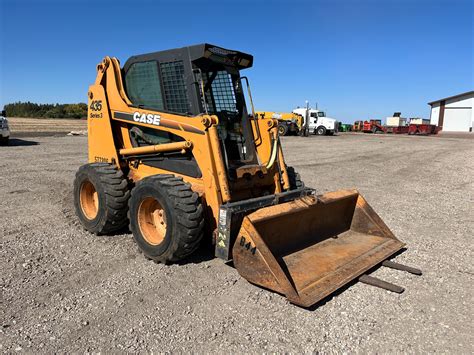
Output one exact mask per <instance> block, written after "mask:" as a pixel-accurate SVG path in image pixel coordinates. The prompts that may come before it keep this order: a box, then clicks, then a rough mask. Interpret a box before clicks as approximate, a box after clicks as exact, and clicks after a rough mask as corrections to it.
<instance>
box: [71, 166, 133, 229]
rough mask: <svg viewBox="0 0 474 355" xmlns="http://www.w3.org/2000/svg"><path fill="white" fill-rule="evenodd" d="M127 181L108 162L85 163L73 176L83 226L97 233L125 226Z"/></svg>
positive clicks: (75, 199) (77, 206)
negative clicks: (74, 176)
mask: <svg viewBox="0 0 474 355" xmlns="http://www.w3.org/2000/svg"><path fill="white" fill-rule="evenodd" d="M129 197H130V191H129V189H128V182H127V180H126V179H125V177H124V176H123V174H122V172H121V171H120V170H118V169H117V168H116V167H115V166H113V165H111V164H106V163H93V164H86V165H83V166H81V167H80V168H79V170H78V171H77V173H76V178H75V180H74V206H75V209H76V214H77V216H78V218H79V220H80V221H81V223H82V225H83V226H84V228H86V229H87V230H88V231H89V232H91V233H94V234H107V233H110V232H114V231H117V230H119V229H122V228H123V227H125V226H126V225H127V223H128V220H127V203H128V199H129Z"/></svg>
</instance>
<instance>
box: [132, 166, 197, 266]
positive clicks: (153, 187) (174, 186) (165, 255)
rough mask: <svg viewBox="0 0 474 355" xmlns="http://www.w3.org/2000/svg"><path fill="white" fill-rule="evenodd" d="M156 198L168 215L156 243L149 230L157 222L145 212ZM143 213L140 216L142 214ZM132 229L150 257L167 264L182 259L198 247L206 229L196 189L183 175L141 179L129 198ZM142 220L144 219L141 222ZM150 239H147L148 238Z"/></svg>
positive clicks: (137, 240) (165, 214)
mask: <svg viewBox="0 0 474 355" xmlns="http://www.w3.org/2000/svg"><path fill="white" fill-rule="evenodd" d="M150 199H151V200H154V201H156V202H158V204H159V206H160V207H161V211H162V214H164V217H165V231H164V232H163V236H162V237H161V238H162V239H161V240H156V239H155V243H153V242H152V241H151V239H150V236H149V235H148V236H147V232H146V231H145V232H143V231H142V228H143V229H144V230H145V229H148V230H149V228H150V227H149V226H146V225H145V226H144V227H142V226H143V225H144V223H145V222H146V223H147V224H148V225H150V224H152V225H153V227H154V228H155V229H157V226H156V225H155V224H156V221H155V220H153V221H152V223H150V222H148V221H147V219H146V218H145V217H144V213H143V212H142V211H143V210H142V207H141V206H142V205H143V204H145V203H147V202H146V201H149V200H150ZM139 213H140V215H139ZM128 216H129V220H130V230H131V231H132V233H133V237H134V239H135V242H136V243H137V244H138V247H139V248H140V250H141V251H142V252H143V253H144V254H145V256H146V257H147V258H149V259H152V260H155V261H157V262H162V263H168V262H175V261H179V260H182V259H184V258H186V257H187V256H189V255H190V254H192V253H193V252H194V251H196V249H197V248H198V247H199V243H200V241H201V239H202V236H203V231H204V216H203V208H202V205H201V203H200V200H199V196H198V194H197V193H196V192H193V191H192V190H191V186H190V185H189V184H187V183H185V182H184V181H183V179H182V178H180V177H176V176H174V175H171V174H170V175H154V176H150V177H147V178H144V179H143V180H141V181H140V182H138V183H137V184H136V186H135V188H134V189H133V190H132V195H131V198H130V201H129V214H128ZM141 221H142V222H141ZM147 238H148V240H147Z"/></svg>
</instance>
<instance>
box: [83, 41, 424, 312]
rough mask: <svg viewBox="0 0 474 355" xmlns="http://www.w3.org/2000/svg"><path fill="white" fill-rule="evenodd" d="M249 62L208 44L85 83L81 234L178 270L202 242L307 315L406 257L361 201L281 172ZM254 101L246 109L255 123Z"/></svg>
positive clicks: (274, 124)
mask: <svg viewBox="0 0 474 355" xmlns="http://www.w3.org/2000/svg"><path fill="white" fill-rule="evenodd" d="M252 63H253V57H252V56H251V55H249V54H245V53H241V52H239V51H234V50H227V49H224V48H220V47H217V46H214V45H210V44H201V45H195V46H190V47H185V48H179V49H173V50H166V51H160V52H155V53H150V54H144V55H138V56H133V57H131V58H130V59H128V61H127V62H126V63H125V65H124V66H123V67H122V68H121V67H120V64H119V61H118V60H117V59H116V58H110V57H105V59H104V60H103V61H102V62H101V63H100V64H99V65H98V66H97V77H96V80H95V83H94V84H93V85H91V86H90V88H89V92H88V97H89V102H88V105H89V109H88V137H89V141H88V145H89V164H86V165H84V166H82V167H80V168H79V170H78V172H77V174H76V178H75V183H74V200H75V208H76V212H77V215H78V218H79V219H80V221H81V223H82V224H83V225H84V227H85V228H86V229H87V230H89V231H90V232H92V233H95V234H106V233H111V232H113V231H117V230H120V229H123V228H124V227H125V226H127V225H129V228H130V230H131V232H132V233H133V237H134V239H135V241H136V243H137V245H138V247H139V249H141V251H142V252H143V253H144V255H145V256H146V257H147V258H149V259H153V260H155V261H158V262H162V263H170V262H175V261H178V260H181V259H184V258H186V257H188V256H189V255H190V254H192V253H193V252H194V251H195V250H196V249H197V248H198V245H199V243H200V241H201V239H202V238H203V236H209V238H211V239H212V240H213V241H214V245H215V255H216V256H217V257H219V258H221V259H223V260H224V261H231V260H232V261H233V265H234V266H235V268H236V269H237V271H238V272H239V273H240V275H242V276H243V277H244V278H246V279H247V280H249V281H250V282H252V283H254V284H256V285H259V286H262V287H264V288H267V289H270V290H273V291H276V292H278V293H281V294H284V295H285V296H286V297H287V298H288V299H289V300H290V301H291V302H293V303H295V304H297V305H301V306H304V307H308V306H311V305H313V304H315V303H316V302H318V301H319V300H321V299H322V298H324V297H325V296H328V295H329V294H331V293H332V292H334V291H335V290H337V289H339V288H340V287H342V286H344V285H345V284H347V283H348V282H350V281H352V280H355V279H358V280H362V281H364V282H368V283H372V284H376V285H378V286H381V287H385V288H389V289H390V288H392V289H393V290H394V291H397V292H399V291H400V288H396V287H397V286H395V285H392V284H388V283H385V284H384V283H383V281H381V280H377V279H374V278H371V277H370V276H367V275H365V273H366V272H368V271H369V270H371V269H372V268H373V267H375V266H378V265H380V264H381V263H385V265H387V266H391V267H395V268H401V269H405V270H407V271H412V272H415V273H416V272H418V271H417V270H415V269H410V268H408V267H405V266H403V265H400V264H395V263H393V262H390V261H386V259H387V258H389V257H391V256H392V255H393V254H394V253H397V252H398V251H399V250H400V249H402V248H403V247H404V244H403V243H402V242H400V241H399V240H398V239H397V238H395V236H394V235H393V234H392V232H391V231H390V229H389V228H388V227H387V226H386V225H385V224H384V222H383V221H382V220H381V219H380V218H379V216H378V215H377V214H376V213H375V212H374V211H373V210H372V208H371V207H370V206H369V205H368V204H367V202H366V201H365V200H364V198H363V197H362V196H361V195H360V194H359V193H358V192H357V191H355V190H343V191H337V192H332V193H327V194H324V195H319V196H318V195H316V193H315V190H313V189H310V188H306V187H305V186H304V184H303V183H302V181H301V179H300V177H299V175H298V173H296V172H295V170H294V169H293V168H291V167H289V166H287V165H286V164H285V159H284V156H283V151H282V147H281V144H280V141H279V138H278V121H277V120H276V119H273V118H260V117H257V116H256V115H255V114H254V112H253V111H254V109H253V103H252V97H251V92H250V87H249V83H248V80H247V78H246V77H244V76H240V71H241V70H243V69H246V68H250V67H251V66H252ZM246 99H248V100H249V101H250V104H251V105H250V106H251V108H252V112H251V113H249V112H247V106H246Z"/></svg>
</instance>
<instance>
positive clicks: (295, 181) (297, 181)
mask: <svg viewBox="0 0 474 355" xmlns="http://www.w3.org/2000/svg"><path fill="white" fill-rule="evenodd" d="M286 171H287V172H288V178H289V180H290V190H296V189H300V188H303V187H304V182H303V180H301V176H300V174H299V173H297V172H296V170H295V168H293V167H292V166H287V167H286Z"/></svg>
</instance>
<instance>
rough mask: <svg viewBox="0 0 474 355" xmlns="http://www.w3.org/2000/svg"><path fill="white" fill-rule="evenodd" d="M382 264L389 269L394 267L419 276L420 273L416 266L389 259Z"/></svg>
mask: <svg viewBox="0 0 474 355" xmlns="http://www.w3.org/2000/svg"><path fill="white" fill-rule="evenodd" d="M382 266H385V267H388V268H391V269H395V270H401V271H406V272H409V273H410V274H413V275H418V276H420V275H421V274H422V272H421V270H420V269H417V268H414V267H411V266H407V265H403V264H399V263H396V262H394V261H391V260H385V261H384V262H383V263H382Z"/></svg>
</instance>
